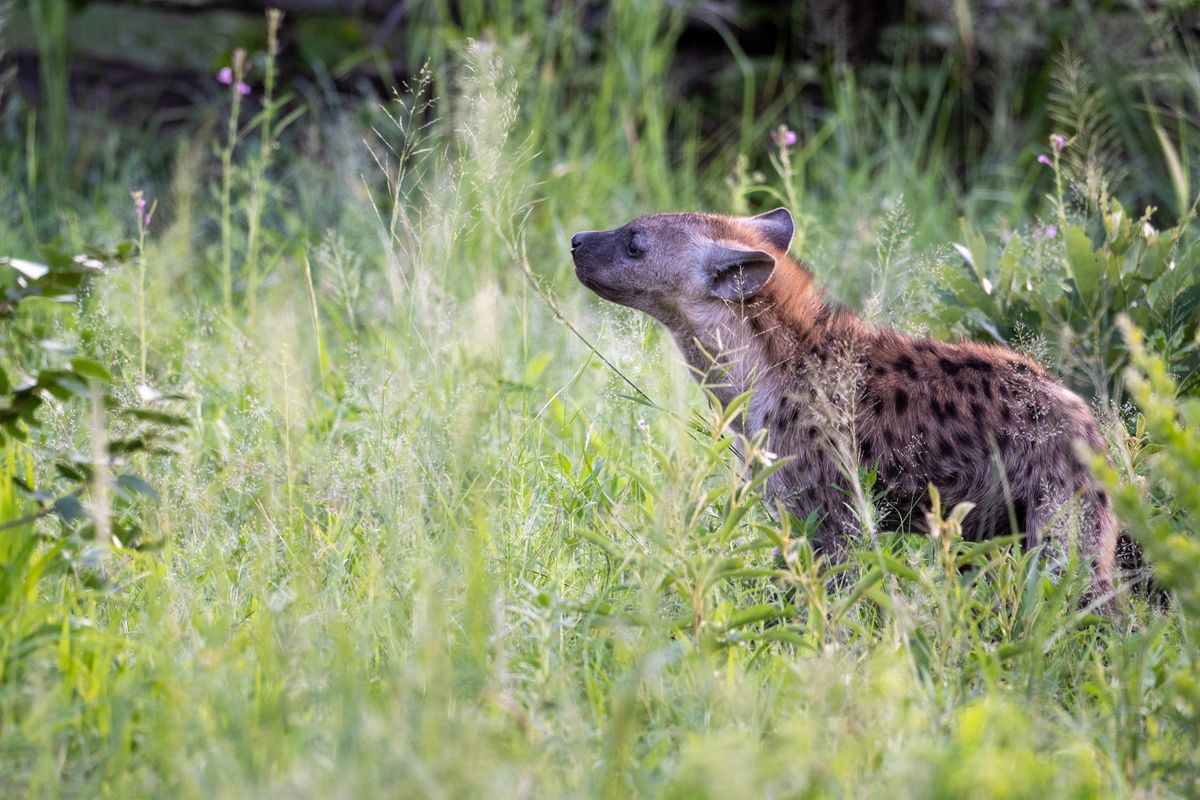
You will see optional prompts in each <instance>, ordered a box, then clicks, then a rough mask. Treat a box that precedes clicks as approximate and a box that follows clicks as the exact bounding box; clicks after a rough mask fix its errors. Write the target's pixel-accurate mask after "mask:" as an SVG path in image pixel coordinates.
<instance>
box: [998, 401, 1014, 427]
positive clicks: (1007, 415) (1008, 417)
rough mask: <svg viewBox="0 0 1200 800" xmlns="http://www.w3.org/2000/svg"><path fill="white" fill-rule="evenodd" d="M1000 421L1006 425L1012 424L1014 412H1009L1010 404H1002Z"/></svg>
mask: <svg viewBox="0 0 1200 800" xmlns="http://www.w3.org/2000/svg"><path fill="white" fill-rule="evenodd" d="M1000 419H1001V420H1002V421H1003V422H1004V423H1005V424H1008V423H1010V422H1012V411H1010V410H1009V408H1008V403H1001V404H1000Z"/></svg>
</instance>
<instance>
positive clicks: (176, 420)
mask: <svg viewBox="0 0 1200 800" xmlns="http://www.w3.org/2000/svg"><path fill="white" fill-rule="evenodd" d="M124 413H126V414H128V415H129V416H131V417H136V418H137V419H140V420H145V421H146V422H157V423H158V424H159V425H169V426H172V427H176V428H186V427H188V426H189V425H190V424H191V423H190V422H189V421H188V419H187V417H181V416H179V415H178V414H168V413H167V412H166V411H155V410H153V409H149V408H127V409H125V412H124Z"/></svg>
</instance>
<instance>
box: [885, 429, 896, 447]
mask: <svg viewBox="0 0 1200 800" xmlns="http://www.w3.org/2000/svg"><path fill="white" fill-rule="evenodd" d="M883 441H884V443H885V444H886V445H887V446H888V449H889V450H892V449H895V447H896V433H895V431H893V430H892V429H891V428H884V429H883Z"/></svg>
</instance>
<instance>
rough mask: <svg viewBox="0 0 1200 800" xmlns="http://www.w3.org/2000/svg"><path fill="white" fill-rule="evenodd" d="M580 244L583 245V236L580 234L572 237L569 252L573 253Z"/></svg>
mask: <svg viewBox="0 0 1200 800" xmlns="http://www.w3.org/2000/svg"><path fill="white" fill-rule="evenodd" d="M581 244H583V234H582V233H577V234H575V235H574V236H572V237H571V252H572V253H573V252H575V251H576V250H578V249H579V246H580V245H581Z"/></svg>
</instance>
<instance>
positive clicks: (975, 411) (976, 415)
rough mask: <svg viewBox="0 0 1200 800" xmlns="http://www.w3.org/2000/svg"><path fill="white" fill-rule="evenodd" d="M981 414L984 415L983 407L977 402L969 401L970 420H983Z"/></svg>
mask: <svg viewBox="0 0 1200 800" xmlns="http://www.w3.org/2000/svg"><path fill="white" fill-rule="evenodd" d="M983 414H984V411H983V405H982V404H980V402H979V401H978V400H972V401H971V418H972V419H983Z"/></svg>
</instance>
